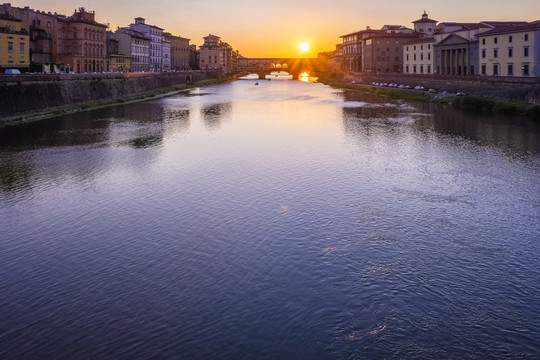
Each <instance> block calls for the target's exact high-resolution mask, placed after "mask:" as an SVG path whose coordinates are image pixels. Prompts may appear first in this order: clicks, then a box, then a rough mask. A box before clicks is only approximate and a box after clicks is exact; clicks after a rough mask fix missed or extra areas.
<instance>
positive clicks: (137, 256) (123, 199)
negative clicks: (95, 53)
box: [0, 81, 540, 359]
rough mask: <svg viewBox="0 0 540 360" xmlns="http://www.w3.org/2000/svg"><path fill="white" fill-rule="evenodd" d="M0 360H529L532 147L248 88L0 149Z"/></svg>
mask: <svg viewBox="0 0 540 360" xmlns="http://www.w3.org/2000/svg"><path fill="white" fill-rule="evenodd" d="M0 144H1V147H0V249H1V251H0V358H1V359H38V358H40V359H73V358H84V359H134V358H137V359H154V358H164V359H165V358H166V359H175V358H181V359H382V358H386V359H401V358H416V359H442V358H451V359H486V358H495V359H505V358H508V359H510V358H512V359H514V358H519V359H538V358H540V342H539V341H538V339H540V242H539V238H540V236H539V234H540V125H539V124H538V123H536V124H535V123H533V122H531V121H529V120H526V119H522V118H509V117H494V116H491V115H489V116H487V115H474V114H466V113H463V112H460V111H456V110H454V109H452V108H451V107H448V106H443V105H437V104H424V103H407V102H404V101H400V100H392V99H388V98H383V97H376V96H373V95H368V94H362V93H356V92H350V91H341V90H337V89H333V88H330V87H327V86H325V85H322V84H318V83H303V82H299V81H283V82H276V81H260V82H259V85H255V84H254V82H252V81H245V82H240V81H237V82H232V83H228V84H223V85H218V86H213V87H207V88H195V89H192V90H190V91H188V92H183V93H180V94H178V95H175V96H171V97H166V98H160V99H153V100H149V101H146V102H140V103H135V104H125V105H119V106H116V107H111V108H106V109H100V110H94V111H89V112H84V113H79V114H75V115H69V116H64V117H59V118H55V119H51V120H47V121H42V122H39V123H33V124H27V125H21V126H16V127H10V128H3V129H0Z"/></svg>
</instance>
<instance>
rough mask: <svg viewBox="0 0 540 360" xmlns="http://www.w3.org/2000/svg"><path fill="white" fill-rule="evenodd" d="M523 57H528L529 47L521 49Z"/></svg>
mask: <svg viewBox="0 0 540 360" xmlns="http://www.w3.org/2000/svg"><path fill="white" fill-rule="evenodd" d="M523 56H525V57H528V56H529V47H528V46H527V47H524V48H523Z"/></svg>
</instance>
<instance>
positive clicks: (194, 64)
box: [189, 44, 200, 70]
mask: <svg viewBox="0 0 540 360" xmlns="http://www.w3.org/2000/svg"><path fill="white" fill-rule="evenodd" d="M199 62H200V61H199V50H197V45H195V44H191V45H189V68H190V69H192V70H199V69H200V68H199Z"/></svg>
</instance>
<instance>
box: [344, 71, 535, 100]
mask: <svg viewBox="0 0 540 360" xmlns="http://www.w3.org/2000/svg"><path fill="white" fill-rule="evenodd" d="M345 78H346V79H348V80H351V81H353V80H354V81H355V82H358V83H364V84H371V83H372V82H378V83H380V82H383V83H389V84H390V83H394V84H400V85H410V86H413V87H414V86H424V87H425V88H428V89H429V88H432V89H435V90H440V91H443V90H446V91H448V92H454V93H455V92H464V93H467V94H470V95H478V96H486V97H498V98H504V99H509V100H515V101H520V102H526V103H528V104H540V78H522V77H515V78H514V77H497V76H495V77H494V76H489V77H488V76H441V75H409V74H367V73H352V72H349V73H346V74H345Z"/></svg>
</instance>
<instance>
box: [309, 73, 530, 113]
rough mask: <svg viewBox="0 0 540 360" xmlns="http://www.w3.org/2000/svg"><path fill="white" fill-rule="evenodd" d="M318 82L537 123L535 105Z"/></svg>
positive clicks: (339, 81)
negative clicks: (517, 117) (523, 118)
mask: <svg viewBox="0 0 540 360" xmlns="http://www.w3.org/2000/svg"><path fill="white" fill-rule="evenodd" d="M319 81H320V82H321V83H324V84H326V85H329V86H332V87H335V88H341V89H348V90H354V91H361V92H365V93H370V94H375V95H380V96H387V97H391V98H396V99H403V100H410V101H423V102H438V103H444V104H450V105H452V106H454V107H455V108H457V109H461V110H464V111H469V112H482V113H488V114H489V113H491V114H506V115H517V116H526V117H528V118H530V119H532V120H536V121H539V122H540V105H536V104H526V103H523V102H519V101H512V100H508V99H503V98H494V97H484V96H479V95H459V96H458V95H457V94H456V93H432V92H428V91H425V90H414V89H400V88H394V87H385V86H374V85H368V84H363V83H356V82H355V81H348V80H345V79H338V78H320V79H319Z"/></svg>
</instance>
